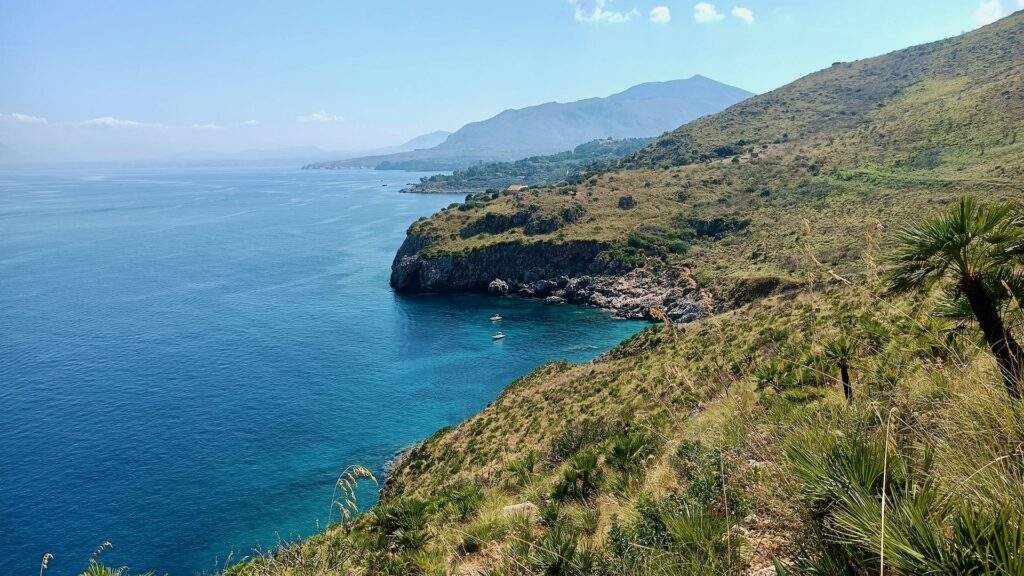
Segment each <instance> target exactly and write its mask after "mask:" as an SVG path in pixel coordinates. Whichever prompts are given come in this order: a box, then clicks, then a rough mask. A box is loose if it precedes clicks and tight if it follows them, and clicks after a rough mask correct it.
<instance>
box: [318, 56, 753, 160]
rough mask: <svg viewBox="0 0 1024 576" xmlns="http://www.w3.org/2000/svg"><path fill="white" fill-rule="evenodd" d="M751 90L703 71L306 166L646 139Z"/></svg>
mask: <svg viewBox="0 0 1024 576" xmlns="http://www.w3.org/2000/svg"><path fill="white" fill-rule="evenodd" d="M750 96H753V94H752V93H751V92H747V91H746V90H742V89H740V88H736V87H733V86H729V85H727V84H723V83H721V82H717V81H715V80H712V79H710V78H706V77H704V76H699V75H698V76H693V77H692V78H688V79H686V80H672V81H669V82H649V83H646V84H640V85H638V86H634V87H632V88H629V89H628V90H625V91H623V92H619V93H618V94H613V95H611V96H608V97H606V98H588V99H586V100H579V101H576V102H569V103H557V102H551V103H547V104H541V105H538V106H530V107H528V108H521V109H518V110H506V111H504V112H502V113H500V114H498V115H497V116H494V117H492V118H489V119H487V120H483V121H480V122H473V123H470V124H467V125H465V126H463V127H462V128H460V129H459V130H458V131H456V132H455V133H453V134H451V135H449V136H448V137H447V138H446V139H445V140H444V141H443V142H441V143H439V144H437V145H436V146H433V147H431V148H427V149H420V150H414V151H411V152H402V153H397V154H375V155H368V156H362V157H358V158H350V159H344V160H338V161H333V162H320V163H315V164H310V165H308V166H306V167H307V168H358V167H364V168H366V167H369V168H377V169H385V170H386V169H399V170H457V169H460V168H465V167H468V166H470V165H472V164H475V163H477V162H480V161H507V160H516V159H519V158H524V157H527V156H535V155H541V154H552V153H556V152H561V151H564V150H571V149H573V148H574V147H576V146H578V145H580V144H583V143H585V142H590V141H593V140H599V139H606V138H615V139H623V138H646V137H652V136H658V135H660V134H662V133H663V132H665V131H667V130H671V129H673V128H676V127H678V126H679V125H680V124H685V123H687V122H690V121H691V120H694V119H696V118H700V117H701V116H706V115H708V114H714V113H716V112H720V111H722V110H724V109H726V108H728V107H729V106H732V105H733V104H736V103H738V102H741V101H743V100H745V99H747V98H749V97H750Z"/></svg>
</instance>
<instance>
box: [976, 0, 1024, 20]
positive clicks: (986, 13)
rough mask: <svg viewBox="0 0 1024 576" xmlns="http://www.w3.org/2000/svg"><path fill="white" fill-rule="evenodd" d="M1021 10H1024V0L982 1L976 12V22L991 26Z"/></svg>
mask: <svg viewBox="0 0 1024 576" xmlns="http://www.w3.org/2000/svg"><path fill="white" fill-rule="evenodd" d="M1021 8H1024V0H982V2H981V4H978V9H977V10H975V11H974V21H975V22H977V23H978V24H991V23H993V22H995V21H996V20H999V19H1000V18H1002V17H1004V16H1009V15H1010V14H1012V13H1013V12H1014V11H1015V10H1020V9H1021Z"/></svg>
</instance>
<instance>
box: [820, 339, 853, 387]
mask: <svg viewBox="0 0 1024 576" xmlns="http://www.w3.org/2000/svg"><path fill="white" fill-rule="evenodd" d="M857 348H858V346H857V341H856V340H854V339H852V338H848V337H846V336H840V337H839V338H836V339H835V340H832V341H831V342H829V343H828V344H825V356H826V357H827V358H828V359H829V360H831V361H833V362H835V363H836V366H838V367H839V376H840V378H842V380H843V395H844V396H846V401H847V402H853V386H852V385H851V384H850V364H851V363H853V359H854V357H856V356H857Z"/></svg>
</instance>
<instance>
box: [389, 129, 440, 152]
mask: <svg viewBox="0 0 1024 576" xmlns="http://www.w3.org/2000/svg"><path fill="white" fill-rule="evenodd" d="M451 134H452V133H451V132H448V131H446V130H438V131H436V132H431V133H429V134H422V135H420V136H417V137H415V138H413V139H412V140H409V141H408V142H406V143H404V144H402V145H401V146H398V148H400V150H397V151H398V152H404V151H407V150H421V149H423V148H433V147H434V146H437V145H439V144H441V143H442V142H444V141H445V140H447V139H448V137H449V136H451Z"/></svg>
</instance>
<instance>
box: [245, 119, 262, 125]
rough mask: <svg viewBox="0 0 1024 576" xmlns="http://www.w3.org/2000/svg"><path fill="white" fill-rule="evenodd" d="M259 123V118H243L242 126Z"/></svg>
mask: <svg viewBox="0 0 1024 576" xmlns="http://www.w3.org/2000/svg"><path fill="white" fill-rule="evenodd" d="M257 124H259V120H243V121H242V126H255V125H257Z"/></svg>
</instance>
